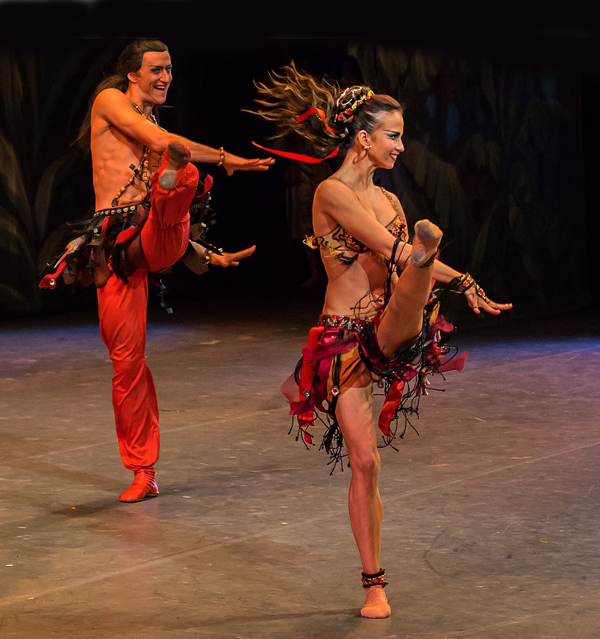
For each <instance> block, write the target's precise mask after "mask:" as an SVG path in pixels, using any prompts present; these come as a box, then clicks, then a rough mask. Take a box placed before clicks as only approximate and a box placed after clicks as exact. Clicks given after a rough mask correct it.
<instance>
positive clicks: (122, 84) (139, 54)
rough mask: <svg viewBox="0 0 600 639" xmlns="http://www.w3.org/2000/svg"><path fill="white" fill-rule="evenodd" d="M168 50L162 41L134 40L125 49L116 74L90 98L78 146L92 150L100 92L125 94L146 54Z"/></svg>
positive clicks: (78, 138)
mask: <svg viewBox="0 0 600 639" xmlns="http://www.w3.org/2000/svg"><path fill="white" fill-rule="evenodd" d="M168 50H169V49H168V47H167V45H166V44H164V42H161V41H160V40H134V41H133V42H132V43H131V44H129V45H127V47H125V49H124V50H123V53H121V55H120V56H119V59H118V60H117V65H116V69H115V72H114V73H113V74H112V75H110V76H108V77H107V78H104V80H102V81H101V82H100V84H98V86H97V87H96V88H95V89H94V92H93V93H92V97H91V98H90V103H89V108H88V112H87V114H86V116H85V119H84V120H83V123H82V124H81V127H80V129H79V135H78V136H77V139H76V140H75V143H76V144H78V145H79V146H80V147H81V148H82V149H83V150H84V151H86V152H87V151H89V150H90V130H91V114H92V106H93V104H94V100H95V99H96V98H97V97H98V94H99V93H100V91H104V89H119V91H122V92H123V93H125V91H127V87H128V86H129V79H128V78H127V74H128V73H135V72H136V71H139V70H140V68H141V66H142V61H143V59H144V54H145V53H149V52H151V51H157V52H158V53H163V52H165V51H168ZM156 109H157V107H156V106H155V107H154V109H153V111H154V110H156ZM154 115H155V116H156V115H157V114H156V113H154Z"/></svg>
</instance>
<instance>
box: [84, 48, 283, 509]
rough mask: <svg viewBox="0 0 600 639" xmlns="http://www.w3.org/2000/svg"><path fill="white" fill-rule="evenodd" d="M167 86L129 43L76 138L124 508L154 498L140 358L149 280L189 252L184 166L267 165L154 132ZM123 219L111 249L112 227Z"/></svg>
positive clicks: (151, 407) (155, 445) (157, 66)
mask: <svg viewBox="0 0 600 639" xmlns="http://www.w3.org/2000/svg"><path fill="white" fill-rule="evenodd" d="M171 80H172V75H171V57H170V55H169V51H168V49H167V47H166V46H165V45H164V44H163V43H162V42H159V41H151V40H137V41H134V42H132V43H131V44H130V45H129V46H128V47H127V48H126V49H125V50H124V51H123V53H122V54H121V56H120V58H119V60H118V62H117V71H116V74H115V75H113V76H110V77H109V78H107V79H106V80H104V81H103V82H102V83H101V84H100V85H99V86H98V87H97V89H96V92H95V97H94V98H93V101H92V105H91V107H90V112H89V113H88V117H87V118H86V120H85V122H84V124H83V125H82V128H81V131H80V136H79V140H80V142H82V143H83V144H84V145H85V144H87V143H89V147H90V150H91V155H92V169H93V183H94V191H95V197H96V206H95V208H96V216H95V217H98V219H100V220H102V224H101V225H98V226H97V230H96V235H97V236H98V237H97V238H96V239H93V240H92V241H91V242H90V245H91V251H92V258H93V264H94V268H93V279H94V283H95V284H96V287H97V292H98V314H99V318H100V333H101V336H102V340H103V341H104V343H105V344H106V346H107V347H108V350H109V353H110V358H111V360H112V363H113V368H114V377H113V389H112V400H113V406H114V413H115V421H116V429H117V437H118V441H119V449H120V453H121V458H122V460H123V464H124V465H125V467H126V468H128V469H129V470H132V471H133V472H134V480H133V483H132V485H131V486H130V487H129V488H128V489H127V490H126V491H125V492H123V493H122V494H121V495H120V497H119V500H120V501H122V502H138V501H141V500H143V499H144V498H146V497H154V496H156V495H158V487H157V484H156V481H155V478H154V464H155V462H156V461H157V460H158V454H159V429H158V404H157V398H156V392H155V388H154V383H153V380H152V375H151V373H150V370H149V369H148V366H147V365H146V360H145V357H144V350H145V340H146V311H147V301H148V284H147V273H148V272H158V271H161V270H164V269H166V268H168V267H170V266H172V265H173V264H174V263H175V262H176V261H177V260H179V259H180V258H181V257H182V256H183V255H184V253H185V252H186V249H188V246H189V233H190V221H189V208H190V204H191V202H192V200H193V198H194V195H195V193H196V187H197V183H198V177H199V176H198V170H197V169H196V167H195V166H193V164H191V162H201V163H214V164H217V166H222V167H223V168H224V169H225V170H226V172H227V174H228V175H231V174H232V173H233V172H234V171H266V170H267V169H268V168H269V166H270V165H271V164H272V163H273V161H274V160H273V159H272V158H266V159H253V160H248V159H244V158H241V157H238V156H235V155H233V154H231V153H229V152H225V151H224V149H223V148H222V147H221V148H220V149H213V148H211V147H208V146H204V145H202V144H198V143H196V142H193V141H191V140H188V139H186V138H183V137H182V136H179V135H174V134H172V133H168V132H167V131H165V130H164V129H162V128H161V127H159V126H158V123H157V120H156V117H155V107H156V106H157V105H161V104H163V103H164V102H165V100H166V97H167V91H168V89H169V86H170V84H171ZM161 155H162V160H161V161H160V162H159V160H160V156H161ZM148 202H149V206H148ZM127 216H129V217H128V220H129V221H128V222H127V223H125V224H124V225H123V226H122V227H120V228H122V230H120V232H119V233H118V234H117V235H116V237H113V238H112V241H110V242H109V241H108V240H107V238H109V237H110V227H111V226H112V225H113V223H116V221H117V220H119V221H121V222H122V220H123V219H126V218H127ZM113 235H114V233H113ZM195 248H196V253H197V252H198V248H199V247H197V246H196V247H195ZM254 249H255V247H250V248H248V249H245V250H243V251H240V252H237V253H223V254H219V253H216V252H212V251H208V250H206V249H202V248H200V260H201V261H202V262H204V263H205V264H217V265H219V266H223V267H227V266H229V265H232V266H237V264H238V263H239V260H240V259H242V258H244V257H247V256H248V255H251V254H252V253H253V252H254ZM194 259H196V260H197V259H198V254H196V255H195V256H194Z"/></svg>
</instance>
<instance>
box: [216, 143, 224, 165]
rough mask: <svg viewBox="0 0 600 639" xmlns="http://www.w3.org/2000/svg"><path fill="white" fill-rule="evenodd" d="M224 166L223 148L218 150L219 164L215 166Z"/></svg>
mask: <svg viewBox="0 0 600 639" xmlns="http://www.w3.org/2000/svg"><path fill="white" fill-rule="evenodd" d="M224 164H225V149H224V148H223V147H220V148H219V163H218V164H217V166H223V165H224Z"/></svg>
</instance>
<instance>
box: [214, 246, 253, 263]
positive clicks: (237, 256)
mask: <svg viewBox="0 0 600 639" xmlns="http://www.w3.org/2000/svg"><path fill="white" fill-rule="evenodd" d="M254 251H256V246H251V247H249V248H247V249H244V250H243V251H238V252H237V253H223V254H221V255H219V254H218V253H213V254H212V255H211V256H210V261H209V264H212V265H214V266H222V267H223V268H227V267H228V266H238V264H239V263H240V260H243V259H244V258H245V257H250V255H252V253H254Z"/></svg>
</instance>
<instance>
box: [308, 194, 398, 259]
mask: <svg viewBox="0 0 600 639" xmlns="http://www.w3.org/2000/svg"><path fill="white" fill-rule="evenodd" d="M379 188H380V189H381V190H382V191H383V193H384V194H385V196H386V197H387V199H388V200H389V201H390V204H391V205H392V207H393V208H394V210H395V211H396V217H395V218H394V219H393V220H392V221H391V222H389V223H388V224H386V226H385V228H386V229H387V230H388V231H389V232H390V233H391V234H392V235H393V236H394V237H399V238H400V239H401V240H403V241H404V242H408V239H409V237H408V228H407V226H406V221H405V219H404V216H403V215H402V213H401V212H400V211H399V210H398V205H397V204H396V202H395V201H394V199H393V198H392V196H391V195H390V194H389V193H388V192H387V191H386V190H385V189H384V188H383V187H382V186H380V187H379ZM304 243H305V244H306V245H307V246H308V247H310V248H312V249H323V250H325V251H327V252H328V253H329V255H330V256H331V257H333V258H335V259H336V260H339V261H340V262H342V264H347V265H350V264H352V263H354V262H355V261H356V260H357V259H358V256H359V254H360V253H366V252H367V251H370V250H371V249H370V248H369V247H368V246H365V245H364V244H363V243H362V242H359V241H358V240H357V239H356V238H354V237H353V236H352V235H350V233H348V232H347V231H346V230H345V229H344V228H342V226H341V225H338V226H337V227H336V228H335V229H333V231H331V232H330V233H327V234H326V235H311V236H308V235H307V236H306V238H305V239H304Z"/></svg>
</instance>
